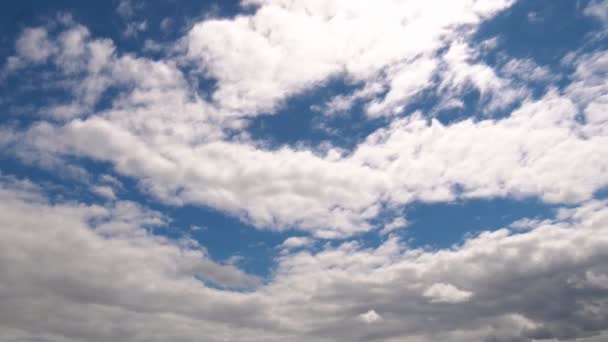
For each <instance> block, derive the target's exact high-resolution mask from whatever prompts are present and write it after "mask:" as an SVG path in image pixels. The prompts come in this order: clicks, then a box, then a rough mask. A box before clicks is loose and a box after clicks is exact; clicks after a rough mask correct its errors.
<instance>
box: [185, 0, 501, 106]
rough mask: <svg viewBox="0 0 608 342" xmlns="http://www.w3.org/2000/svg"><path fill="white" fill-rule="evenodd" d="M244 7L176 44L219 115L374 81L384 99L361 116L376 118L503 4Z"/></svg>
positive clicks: (424, 80)
mask: <svg viewBox="0 0 608 342" xmlns="http://www.w3.org/2000/svg"><path fill="white" fill-rule="evenodd" d="M245 4H246V5H251V6H255V7H256V10H255V13H254V14H253V15H243V16H237V17H236V18H234V19H217V20H206V21H203V22H201V23H198V24H197V25H195V26H194V27H193V28H192V30H191V31H190V32H189V34H188V36H187V37H186V45H187V51H188V52H187V53H188V55H189V57H190V58H191V59H193V60H194V61H197V62H199V63H200V68H201V69H202V70H203V71H204V72H205V74H206V75H207V76H208V77H211V78H213V79H216V80H217V81H218V86H217V90H215V91H214V92H213V94H212V97H213V100H214V102H215V103H217V104H219V105H220V106H221V107H222V108H224V109H226V110H227V111H229V112H238V113H242V114H256V113H259V112H269V111H270V112H272V111H274V109H276V107H277V106H278V105H280V104H281V103H282V102H283V101H284V100H285V99H286V98H288V97H289V96H291V95H294V94H298V93H302V92H304V91H306V90H309V89H311V88H313V87H315V86H319V85H322V84H324V83H325V82H327V81H328V80H330V79H332V78H335V77H340V78H345V79H346V80H347V81H348V82H351V83H353V84H361V83H362V84H363V85H364V86H365V85H366V84H370V83H380V84H381V85H382V87H383V88H385V89H386V90H388V93H387V95H386V97H385V98H384V99H382V100H379V101H372V102H371V103H370V105H369V113H370V114H371V115H386V114H391V113H392V112H394V111H398V110H399V108H400V107H402V106H403V105H405V104H406V103H407V102H408V101H409V100H411V98H412V97H413V96H415V95H416V94H417V93H418V92H419V91H420V90H422V89H424V87H425V85H428V84H430V80H431V76H432V75H433V72H434V70H435V66H436V62H435V57H434V55H435V54H436V52H437V50H438V49H439V48H441V47H443V46H444V45H445V42H446V41H449V40H451V39H453V38H454V37H456V36H462V35H463V32H465V31H466V30H467V29H468V30H469V31H470V30H471V28H472V27H474V26H476V25H478V24H479V23H480V22H481V21H483V20H484V19H485V18H487V17H490V16H492V15H494V14H495V13H497V12H498V11H500V10H503V9H505V8H507V7H508V6H509V5H510V4H511V1H508V0H501V1H475V0H466V1H450V2H448V3H446V2H441V1H375V2H374V3H370V2H367V1H352V0H350V1H346V0H343V1H340V0H336V1H306V2H298V1H282V0H281V1H274V0H270V1H246V2H245ZM439 8H441V10H438V9H439ZM380 90H382V89H380Z"/></svg>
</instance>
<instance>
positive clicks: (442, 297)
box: [422, 283, 473, 303]
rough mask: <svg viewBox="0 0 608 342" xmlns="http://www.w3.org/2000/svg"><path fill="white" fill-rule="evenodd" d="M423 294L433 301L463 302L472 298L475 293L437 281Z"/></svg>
mask: <svg viewBox="0 0 608 342" xmlns="http://www.w3.org/2000/svg"><path fill="white" fill-rule="evenodd" d="M422 295H423V296H425V297H427V298H429V300H430V301H431V303H462V302H466V301H468V300H469V299H471V297H472V296H473V293H472V292H470V291H465V290H461V289H459V288H457V287H456V286H454V285H452V284H445V283H435V284H433V285H431V286H430V287H429V288H428V289H426V291H424V293H423V294H422Z"/></svg>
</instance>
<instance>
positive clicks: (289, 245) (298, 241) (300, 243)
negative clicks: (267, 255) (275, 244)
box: [280, 236, 315, 251]
mask: <svg viewBox="0 0 608 342" xmlns="http://www.w3.org/2000/svg"><path fill="white" fill-rule="evenodd" d="M314 242H315V241H314V240H313V239H311V238H309V237H306V236H291V237H289V238H287V239H285V241H283V243H282V244H281V246H280V247H281V248H282V249H283V250H284V251H287V250H292V249H298V248H302V247H308V246H310V245H312V244H314Z"/></svg>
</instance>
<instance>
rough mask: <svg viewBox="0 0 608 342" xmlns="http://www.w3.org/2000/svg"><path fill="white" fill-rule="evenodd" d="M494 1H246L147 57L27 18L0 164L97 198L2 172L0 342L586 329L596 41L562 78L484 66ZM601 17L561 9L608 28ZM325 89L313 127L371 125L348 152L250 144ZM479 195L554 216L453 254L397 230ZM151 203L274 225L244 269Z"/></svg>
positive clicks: (521, 223) (589, 324) (601, 286)
mask: <svg viewBox="0 0 608 342" xmlns="http://www.w3.org/2000/svg"><path fill="white" fill-rule="evenodd" d="M513 3H515V2H514V1H507V0H504V1H502V0H501V1H489V0H488V1H485V0H476V1H474V0H462V1H449V2H445V1H402V2H400V1H377V2H374V3H373V4H372V3H370V2H367V1H352V0H351V1H304V2H303V1H288V0H250V1H243V2H242V3H241V9H243V10H244V13H243V14H236V15H234V16H232V17H228V18H212V17H205V18H202V19H199V20H198V21H196V22H194V23H192V25H190V26H189V27H188V28H187V29H184V30H183V31H182V32H183V36H182V37H180V39H178V41H176V42H175V43H174V44H173V45H171V46H163V47H162V49H160V48H159V49H156V48H154V49H153V50H155V51H156V54H155V56H154V57H150V55H149V54H147V53H146V51H142V53H141V54H138V53H133V52H125V51H123V49H121V45H120V44H119V43H117V42H115V41H112V40H111V39H107V38H102V37H97V36H95V35H94V34H93V33H92V32H91V31H92V30H90V29H89V28H87V27H86V26H85V25H84V24H81V23H78V22H76V21H75V20H74V19H73V18H72V17H71V16H69V15H60V16H58V17H57V19H55V20H54V21H53V22H52V23H50V24H46V25H43V26H33V27H27V28H24V29H23V30H22V31H21V32H20V34H19V35H18V37H16V38H15V40H14V41H15V43H14V51H12V52H11V55H10V56H7V58H6V60H5V61H4V64H3V70H2V75H1V76H2V78H0V80H2V81H3V82H4V81H6V80H8V81H7V82H13V83H10V84H11V87H4V88H3V89H7V93H9V95H6V96H4V95H3V96H2V98H0V104H4V103H9V104H10V105H12V104H14V103H13V102H11V101H13V99H12V98H11V96H10V95H13V94H19V95H22V94H33V95H32V96H30V97H29V98H28V99H29V100H28V101H30V102H31V103H28V104H27V106H21V107H19V113H18V114H16V115H15V114H14V113H12V112H10V113H7V116H8V117H10V120H13V121H10V120H8V121H6V122H4V121H3V122H2V124H1V125H0V154H1V156H2V157H3V158H6V159H7V160H11V161H15V162H16V163H21V164H20V165H25V166H26V167H30V168H34V169H42V170H46V171H47V172H48V171H51V172H52V173H56V174H58V177H63V178H62V179H70V181H71V182H72V183H73V184H78V187H84V188H86V191H87V192H88V195H90V196H82V197H78V196H76V195H75V194H74V192H76V191H74V189H73V188H71V187H69V186H63V187H61V186H59V185H57V184H53V182H52V181H44V180H43V181H41V180H39V179H35V178H36V174H33V176H32V177H28V176H23V177H21V176H20V177H15V176H11V175H10V173H4V171H2V172H3V173H2V174H0V212H2V213H3V215H0V274H2V276H1V277H0V302H2V305H0V339H1V340H7V341H19V340H36V339H44V340H50V341H93V342H106V341H198V340H201V338H203V337H204V339H205V340H206V341H438V340H446V341H484V342H490V341H495V342H497V341H536V340H564V341H590V342H594V341H602V340H605V339H606V338H607V337H608V326H607V324H606V322H607V321H608V301H607V300H606V298H608V268H607V267H606V265H607V264H608V252H606V251H608V202H607V201H606V199H605V195H602V194H603V192H605V189H606V188H607V187H608V158H606V156H608V85H607V83H606V79H607V77H608V50H606V49H605V46H606V45H602V44H597V45H593V43H594V42H598V41H601V39H603V38H602V35H601V32H604V31H598V32H599V34H595V35H593V34H592V35H587V36H586V38H585V39H586V40H585V44H581V46H577V47H575V48H574V49H572V50H571V51H570V52H569V53H568V54H566V55H565V56H564V57H563V58H562V57H560V58H559V61H557V62H556V65H551V66H549V65H542V64H541V63H540V62H539V61H537V60H535V59H534V58H532V57H527V56H526V57H522V56H518V57H516V56H510V55H508V54H506V53H502V54H501V53H496V55H497V56H498V57H495V58H494V59H496V60H495V61H493V60H492V59H493V57H488V56H489V55H490V54H491V53H494V52H496V51H495V50H497V49H498V48H497V46H498V41H499V37H494V38H490V39H487V40H484V41H482V42H478V41H476V40H475V39H476V38H475V37H474V34H475V33H476V32H477V30H478V29H479V27H480V26H481V25H483V24H484V23H486V22H488V21H491V20H492V19H493V18H495V17H496V16H497V15H499V14H500V13H504V12H505V11H508V10H509V9H510V8H511V6H512V5H513ZM605 4H606V1H595V0H594V1H590V2H588V3H586V4H584V6H583V7H582V8H579V10H580V13H578V14H581V15H582V16H587V17H588V18H590V19H592V20H595V22H597V23H600V25H599V26H598V25H596V26H598V27H600V28H599V29H600V30H605V25H604V24H603V23H605V21H606V20H605V19H606V16H605V15H603V12H602V10H603V9H605V7H606V5H605ZM438 7H441V8H442V10H441V11H437V8H438ZM115 10H116V11H117V13H118V14H119V15H120V16H122V17H123V18H125V19H129V20H131V19H132V17H133V16H134V7H133V3H132V2H129V1H121V2H120V3H119V5H118V8H116V9H115ZM529 17H530V16H529V15H527V16H525V18H529ZM163 22H165V21H163ZM133 23H135V22H134V21H131V24H133ZM144 23H145V22H144ZM165 23H166V22H165ZM163 25H169V24H161V26H163ZM171 25H177V23H172V24H171ZM602 25H604V26H602ZM135 30H136V31H134V32H135V33H136V32H138V31H137V29H135ZM595 33H597V32H595ZM132 38H133V39H137V35H136V34H134V35H132ZM145 45H147V46H148V47H151V46H152V45H153V44H151V43H148V44H144V45H142V46H145ZM590 46H592V47H590ZM144 50H147V49H145V48H144ZM556 69H559V71H556ZM332 82H337V83H340V84H341V85H340V86H337V87H332V86H329V84H331V83H332ZM7 84H8V83H7ZM13 84H15V86H14V87H13V86H12V85H13ZM32 89H33V90H32ZM320 89H321V90H322V91H326V92H327V96H326V97H323V98H322V99H321V100H319V101H318V102H315V103H313V104H311V105H310V106H309V107H311V108H312V109H314V114H315V115H317V117H316V118H318V119H319V120H331V118H335V117H338V116H340V115H341V116H342V117H348V116H349V115H351V114H352V112H355V111H357V110H359V111H361V114H362V115H361V116H360V120H365V122H366V123H367V122H380V123H381V124H380V126H379V127H378V128H375V129H373V130H371V132H370V133H365V134H364V136H363V138H362V139H361V140H360V141H358V142H357V143H355V144H354V145H353V146H352V147H349V148H344V147H339V146H337V144H333V143H332V141H321V142H312V143H310V144H308V145H307V144H287V143H286V144H279V145H276V144H271V143H269V142H268V141H266V140H264V139H261V138H256V137H255V134H253V133H252V126H253V123H254V122H255V120H256V118H260V117H264V116H270V115H276V116H278V115H283V114H280V113H279V110H280V109H285V108H287V107H288V105H289V100H291V99H294V98H297V97H298V96H301V95H304V94H306V93H307V92H314V91H318V90H320ZM28 91H32V93H28ZM57 94H61V96H57ZM471 94H474V95H475V96H477V97H478V98H477V99H476V100H475V103H474V105H471V103H468V102H471V101H468V100H465V98H467V96H469V95H471ZM14 97H15V98H16V99H18V98H22V97H19V96H14ZM421 99H422V100H421ZM316 100H317V98H315V101H316ZM420 101H422V102H424V105H419V106H413V105H414V104H416V103H418V104H419V102H420ZM467 101H468V102H467ZM3 108H4V107H3ZM456 109H458V110H460V111H462V112H463V113H462V115H461V117H457V118H455V119H453V120H443V119H442V117H441V115H442V114H445V113H448V114H453V113H454V112H455V110H456ZM292 114H293V115H297V113H289V115H292ZM24 117H25V118H26V119H23V118H24ZM353 120H354V119H353ZM374 120H375V121H374ZM328 122H329V121H328ZM91 165H94V167H93V166H91ZM99 165H101V166H99ZM0 169H2V167H0ZM17 170H19V169H17ZM17 173H18V172H17ZM28 178H32V179H28ZM72 183H70V186H72V185H73V184H72ZM131 183H132V185H131ZM57 189H59V190H57ZM127 191H133V192H134V193H138V195H139V196H141V197H136V198H135V199H134V198H129V199H125V198H123V195H124V194H125V192H127ZM57 192H59V193H61V194H60V195H58V194H57ZM494 198H509V199H515V200H521V199H530V198H533V199H535V200H538V201H540V202H542V203H543V204H545V205H548V206H552V207H554V208H557V209H556V211H555V212H554V215H550V217H547V218H538V217H526V218H522V219H519V220H516V221H514V222H509V223H507V224H505V225H504V227H492V228H496V230H494V231H484V232H481V233H478V234H475V235H471V236H468V237H467V239H465V241H464V242H463V243H461V244H456V245H453V246H451V247H449V248H442V249H430V248H413V247H411V245H410V241H408V240H407V239H405V238H403V236H402V231H404V230H405V231H407V229H408V223H409V222H410V219H411V218H410V217H409V216H408V217H407V219H406V218H405V217H403V211H404V209H406V208H408V206H409V205H411V204H413V203H421V202H422V203H445V202H452V201H456V200H468V199H494ZM138 199H142V200H141V203H139V202H138ZM144 199H145V200H144ZM154 204H158V205H159V207H163V206H164V207H167V206H173V207H180V206H195V207H196V206H200V207H205V208H211V209H214V210H217V211H218V212H219V214H220V215H222V214H225V215H230V216H233V217H236V218H238V219H240V220H242V221H243V222H245V223H247V224H250V225H252V226H253V229H263V230H270V231H274V232H283V233H285V234H289V235H287V237H286V238H284V239H281V240H280V241H282V243H281V242H279V243H278V244H277V245H276V246H273V248H270V249H273V250H274V251H277V253H276V256H275V259H274V262H276V265H275V267H274V268H273V269H272V270H271V272H270V275H269V276H268V277H266V278H265V279H262V278H261V277H259V276H256V275H254V274H249V273H247V272H245V271H243V270H241V269H240V268H239V267H237V265H235V264H236V263H235V262H231V261H230V260H232V261H234V260H237V259H235V258H234V257H232V258H228V259H227V260H229V261H228V262H223V263H222V262H218V261H214V260H213V259H212V258H211V256H210V255H209V253H207V251H206V248H205V246H204V245H203V244H202V242H199V241H196V240H193V239H191V238H186V237H184V236H187V234H181V235H180V234H177V235H178V237H175V235H172V234H171V233H167V232H168V231H170V230H171V229H176V230H179V229H180V227H173V223H172V220H171V219H172V218H171V217H169V216H168V215H167V214H165V213H162V212H159V211H158V210H153V209H151V207H154ZM201 227H204V229H203V228H201ZM182 228H183V227H182ZM214 229H220V228H218V227H214V226H212V225H208V224H206V223H205V224H204V225H200V226H198V225H191V226H189V228H188V234H189V233H190V232H192V233H193V234H194V232H196V231H197V230H205V231H207V232H209V231H212V230H214ZM163 231H164V232H165V233H163ZM364 233H365V234H371V235H374V241H373V242H370V241H367V240H365V238H361V237H362V236H364V235H365V234H364ZM292 234H293V235H292ZM180 236H181V237H180Z"/></svg>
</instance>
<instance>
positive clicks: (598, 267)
mask: <svg viewBox="0 0 608 342" xmlns="http://www.w3.org/2000/svg"><path fill="white" fill-rule="evenodd" d="M0 196H1V199H2V201H0V205H1V206H2V212H4V213H6V214H5V215H3V216H2V217H1V218H0V220H1V224H2V227H3V229H2V230H0V231H1V233H0V234H2V239H0V241H2V243H1V244H2V248H1V249H0V251H1V252H0V268H1V269H2V271H3V274H4V276H3V277H2V278H1V279H0V295H1V296H2V297H3V298H5V300H4V305H3V306H2V308H1V309H0V316H2V317H3V319H2V320H0V322H2V323H0V326H1V327H2V329H0V330H1V331H2V334H4V335H2V336H3V337H4V336H9V337H10V336H13V337H14V338H17V337H15V336H18V337H20V338H33V337H34V336H38V337H40V338H47V339H50V340H57V341H79V340H86V341H114V340H129V341H163V340H184V341H191V340H192V341H194V340H198V339H200V337H201V336H205V337H206V338H208V339H209V340H211V341H215V340H217V341H220V340H226V339H228V340H233V341H253V340H260V339H262V340H269V341H275V340H276V341H280V340H285V339H287V340H293V341H310V340H315V341H351V340H358V341H376V340H385V341H386V340H400V341H435V340H438V339H444V340H445V339H447V340H450V341H470V340H480V341H481V340H485V341H495V340H501V339H503V340H504V339H510V340H516V339H517V340H522V341H531V340H534V339H550V338H553V339H563V340H568V339H574V338H577V337H580V336H600V337H598V338H600V339H601V334H602V333H605V331H604V329H605V328H606V327H605V325H604V324H603V322H605V319H606V317H608V306H607V305H606V304H607V303H606V300H605V298H606V295H607V294H608V293H607V292H606V291H608V282H607V281H606V279H608V269H607V268H606V267H605V265H606V262H607V261H608V259H607V258H608V255H607V254H606V252H605V251H606V250H608V235H607V234H606V233H607V232H608V229H606V227H607V225H608V211H607V209H606V208H608V205H607V203H606V202H605V201H589V202H586V203H585V204H583V205H581V206H578V207H572V206H568V207H564V208H563V209H560V210H559V211H558V214H557V215H556V217H555V218H553V219H551V220H549V221H546V222H544V223H543V224H542V225H537V226H535V227H533V228H532V229H531V230H529V231H527V232H519V233H517V234H512V233H511V232H510V231H509V230H508V229H501V230H498V231H496V232H486V233H482V234H480V235H479V236H476V237H472V238H469V239H468V240H467V241H465V242H464V244H463V245H461V246H456V247H454V248H452V249H450V250H437V251H424V250H417V249H414V250H412V249H408V248H407V246H406V244H404V243H403V242H401V241H400V240H399V239H397V238H395V237H391V238H389V239H387V240H385V241H384V242H383V243H382V244H380V245H379V246H378V247H375V248H368V247H364V246H362V245H359V244H357V243H354V242H344V243H341V244H339V245H337V246H329V245H326V246H324V247H323V248H322V249H321V250H320V251H317V252H311V251H299V252H297V253H288V254H283V255H282V256H281V257H280V259H279V265H278V268H277V270H276V272H275V274H274V275H273V276H272V277H271V278H270V279H269V280H268V283H267V284H265V285H261V286H259V287H257V288H254V289H252V290H250V291H247V292H237V291H231V290H217V289H213V288H210V287H207V286H206V285H205V283H203V282H201V281H200V280H198V279H206V280H210V281H215V282H218V283H220V284H224V285H226V286H228V287H230V286H234V285H248V286H250V285H251V284H255V280H254V279H253V278H252V277H251V276H249V275H247V274H245V273H242V272H241V271H238V269H237V268H235V267H234V266H226V265H219V264H215V263H213V262H212V261H210V260H209V259H207V258H206V256H205V254H204V253H202V252H200V247H197V246H196V245H194V246H193V245H192V242H188V241H183V242H175V241H170V240H167V239H166V238H161V237H157V236H153V235H150V234H149V233H148V232H146V230H145V229H144V227H146V226H149V225H157V224H163V217H162V215H160V216H159V214H158V213H155V212H150V211H147V210H146V209H144V208H141V207H139V206H137V205H134V204H132V203H128V202H122V203H118V204H116V205H113V206H111V207H105V208H104V207H101V206H95V205H78V204H75V203H51V202H49V201H48V200H47V199H46V195H45V194H44V191H43V188H41V187H40V186H38V185H36V184H34V183H32V182H29V181H27V180H18V179H16V178H11V177H3V180H2V190H1V191H0ZM31 212H36V213H37V215H29V213H31ZM523 260H525V262H522V261H523ZM195 275H196V277H195ZM252 281H253V283H252ZM42 317H46V318H45V319H42ZM362 323H364V324H362Z"/></svg>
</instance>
